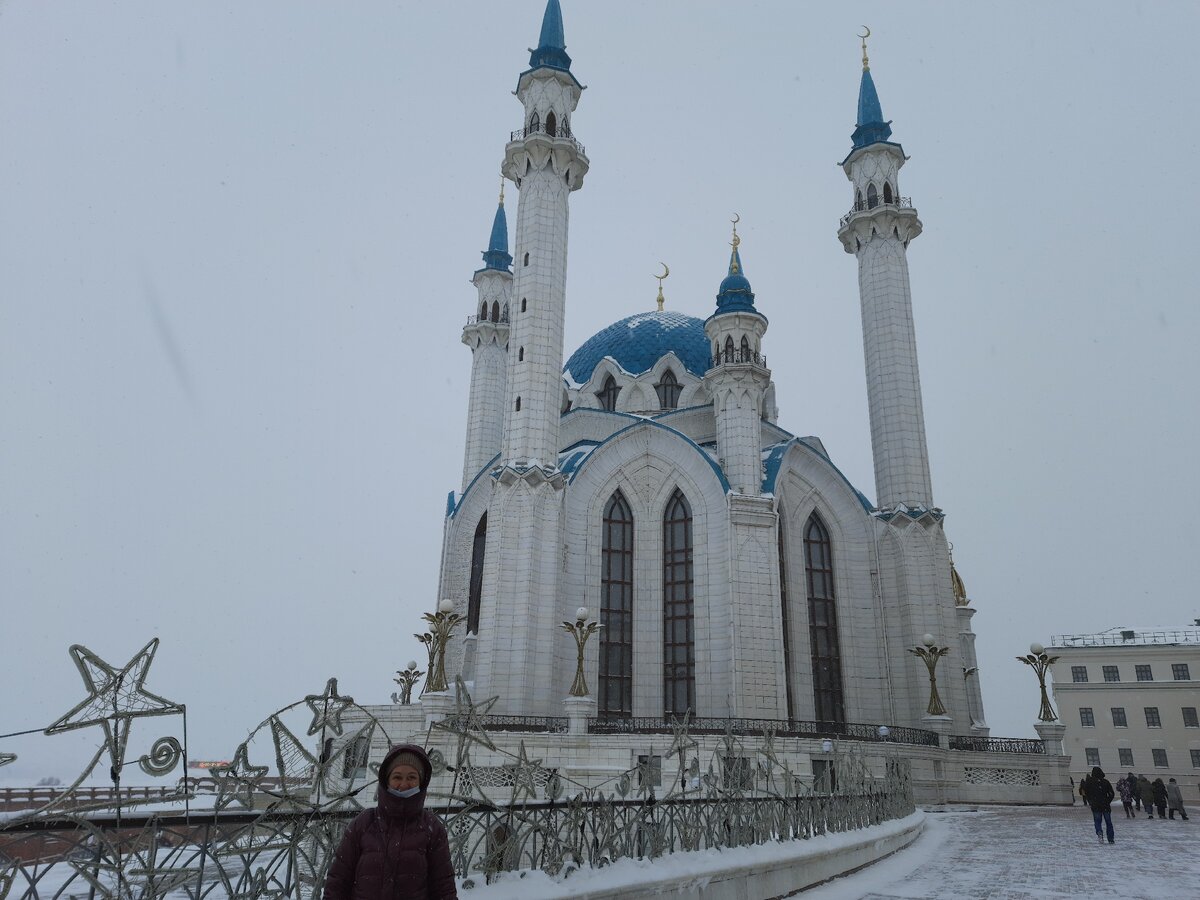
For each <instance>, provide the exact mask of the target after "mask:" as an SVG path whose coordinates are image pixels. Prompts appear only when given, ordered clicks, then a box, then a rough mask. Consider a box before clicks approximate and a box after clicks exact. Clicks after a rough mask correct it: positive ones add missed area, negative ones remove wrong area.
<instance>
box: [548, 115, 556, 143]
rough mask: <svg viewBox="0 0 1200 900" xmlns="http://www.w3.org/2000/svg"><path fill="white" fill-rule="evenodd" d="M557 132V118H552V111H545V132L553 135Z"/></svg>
mask: <svg viewBox="0 0 1200 900" xmlns="http://www.w3.org/2000/svg"><path fill="white" fill-rule="evenodd" d="M557 133H558V120H557V119H555V118H554V113H553V112H548V113H546V134H548V135H550V137H554V136H555V135H556V134H557Z"/></svg>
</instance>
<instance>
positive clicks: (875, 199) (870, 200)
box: [867, 182, 879, 209]
mask: <svg viewBox="0 0 1200 900" xmlns="http://www.w3.org/2000/svg"><path fill="white" fill-rule="evenodd" d="M878 205H879V191H877V190H875V184H874V183H873V182H872V183H871V184H868V185H867V209H874V208H875V207H877V206H878Z"/></svg>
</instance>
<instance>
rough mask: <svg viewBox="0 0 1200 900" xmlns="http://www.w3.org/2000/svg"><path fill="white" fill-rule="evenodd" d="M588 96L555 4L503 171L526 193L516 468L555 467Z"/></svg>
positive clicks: (511, 457)
mask: <svg viewBox="0 0 1200 900" xmlns="http://www.w3.org/2000/svg"><path fill="white" fill-rule="evenodd" d="M582 90H583V86H582V85H581V84H580V83H579V82H578V81H577V80H576V79H575V76H574V75H572V74H571V57H569V56H568V55H567V51H566V43H565V41H564V39H563V24H562V10H561V9H560V8H559V5H558V0H549V2H548V3H547V4H546V13H545V16H544V17H543V19H542V34H541V39H540V40H539V41H538V47H537V49H536V50H534V51H533V52H532V54H531V55H530V57H529V69H528V70H526V71H525V72H522V73H521V76H520V79H519V80H518V81H517V90H516V95H517V98H518V99H519V100H520V101H521V103H522V105H523V106H524V107H525V121H524V125H523V126H522V127H521V128H520V129H518V130H517V131H515V132H513V134H512V140H510V141H509V143H508V146H507V147H505V150H504V165H503V170H502V171H503V173H504V176H505V177H506V178H509V179H511V180H512V181H513V182H514V183H515V184H516V185H517V187H518V188H519V189H520V191H521V199H520V203H519V204H518V205H517V239H516V251H517V252H516V276H515V278H514V283H513V308H512V313H511V320H512V324H511V332H510V338H509V348H510V352H509V354H508V386H507V407H506V409H505V411H504V448H503V452H502V456H501V460H502V462H503V463H504V464H505V465H508V466H513V467H516V468H525V467H529V466H531V465H534V464H538V465H541V466H543V467H547V468H550V469H554V468H557V464H558V451H559V446H558V420H559V416H560V415H561V414H562V391H563V388H562V364H563V312H564V306H565V301H566V287H567V224H568V219H569V209H568V203H567V199H568V197H569V196H570V194H571V191H574V190H578V189H579V188H580V187H581V186H582V184H583V177H584V175H586V174H587V170H588V159H587V157H586V156H585V155H584V152H583V147H582V146H581V145H580V144H579V142H578V141H576V140H575V137H574V135H573V134H572V132H571V113H573V112H574V111H575V106H576V104H578V103H579V95H580V93H581V92H582Z"/></svg>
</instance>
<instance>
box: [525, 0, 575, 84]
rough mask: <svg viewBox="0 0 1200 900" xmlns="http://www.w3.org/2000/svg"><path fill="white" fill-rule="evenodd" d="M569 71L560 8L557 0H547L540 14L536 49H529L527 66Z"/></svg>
mask: <svg viewBox="0 0 1200 900" xmlns="http://www.w3.org/2000/svg"><path fill="white" fill-rule="evenodd" d="M543 66H545V67H546V68H549V69H562V70H563V71H564V72H569V71H571V57H569V56H567V42H566V38H564V37H563V21H562V8H561V7H560V6H559V5H558V0H549V2H548V3H547V4H546V12H545V14H544V15H543V16H542V33H541V35H540V36H539V37H538V45H537V49H535V50H530V51H529V68H531V69H539V68H541V67H543Z"/></svg>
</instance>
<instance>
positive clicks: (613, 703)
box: [596, 489, 634, 718]
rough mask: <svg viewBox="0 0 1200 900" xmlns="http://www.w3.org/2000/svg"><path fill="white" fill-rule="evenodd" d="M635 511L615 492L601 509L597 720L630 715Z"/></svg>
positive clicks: (622, 495)
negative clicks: (602, 512) (602, 510)
mask: <svg viewBox="0 0 1200 900" xmlns="http://www.w3.org/2000/svg"><path fill="white" fill-rule="evenodd" d="M633 527H634V526H633V511H632V510H631V509H630V508H629V503H628V501H627V500H626V499H625V495H624V494H622V493H621V491H620V490H619V489H618V490H616V491H614V492H613V495H612V496H611V497H610V498H609V499H608V503H606V504H605V506H604V516H603V519H602V524H601V529H602V531H603V535H602V537H601V549H600V624H601V625H603V626H604V627H603V628H602V629H600V667H599V674H598V676H597V682H598V696H597V710H596V712H597V715H600V716H605V717H610V718H629V717H631V716H632V715H633V589H634V582H633V571H634V570H633Z"/></svg>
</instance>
